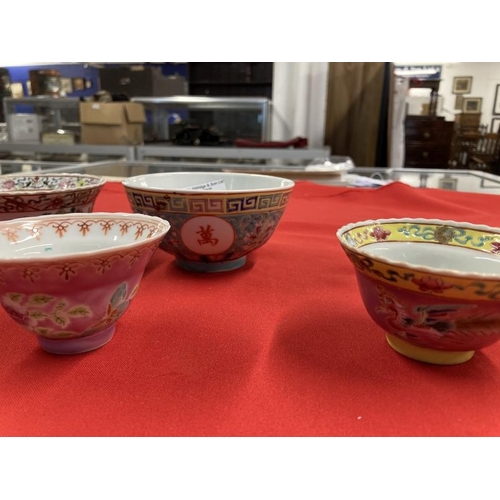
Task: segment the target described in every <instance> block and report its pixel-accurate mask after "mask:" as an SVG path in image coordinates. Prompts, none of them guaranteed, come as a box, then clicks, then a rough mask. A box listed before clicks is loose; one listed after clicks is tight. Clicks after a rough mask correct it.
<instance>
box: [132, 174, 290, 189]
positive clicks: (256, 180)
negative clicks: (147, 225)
mask: <svg viewBox="0 0 500 500" xmlns="http://www.w3.org/2000/svg"><path fill="white" fill-rule="evenodd" d="M123 185H124V186H125V187H130V188H138V189H148V190H158V191H162V190H174V191H177V192H179V191H181V192H183V191H185V192H192V191H206V190H210V191H212V192H214V191H215V192H217V191H219V192H226V191H232V192H237V191H249V190H250V191H264V190H273V189H283V188H291V187H293V186H294V182H293V181H291V180H289V179H284V178H281V177H276V176H271V175H258V174H240V173H230V172H171V173H158V174H149V175H140V176H136V177H130V178H129V179H126V180H124V181H123Z"/></svg>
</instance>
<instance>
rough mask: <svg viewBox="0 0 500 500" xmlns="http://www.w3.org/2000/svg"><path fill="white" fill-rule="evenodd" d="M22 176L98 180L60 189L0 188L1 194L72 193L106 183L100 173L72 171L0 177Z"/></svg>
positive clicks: (98, 186)
mask: <svg viewBox="0 0 500 500" xmlns="http://www.w3.org/2000/svg"><path fill="white" fill-rule="evenodd" d="M20 177H54V178H59V177H61V178H63V177H77V178H82V179H96V180H98V182H97V183H95V184H92V185H89V186H76V187H72V188H68V189H60V188H54V189H23V188H20V189H13V190H8V191H4V190H2V189H1V188H0V196H24V195H31V194H61V193H71V192H73V191H85V190H87V189H96V188H102V187H103V186H104V184H106V179H105V178H104V177H101V176H99V175H92V174H72V173H58V172H56V173H53V174H51V173H49V172H45V173H32V172H26V173H22V172H19V173H17V174H3V175H0V179H4V178H20Z"/></svg>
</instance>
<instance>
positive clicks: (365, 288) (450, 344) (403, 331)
mask: <svg viewBox="0 0 500 500" xmlns="http://www.w3.org/2000/svg"><path fill="white" fill-rule="evenodd" d="M337 237H338V239H339V241H340V244H341V245H342V248H343V249H344V251H345V253H346V254H347V257H348V258H349V259H350V261H351V262H352V264H353V265H354V270H355V274H356V278H357V282H358V287H359V292H360V294H361V298H362V300H363V303H364V306H365V308H366V310H367V312H368V314H369V315H370V316H371V318H372V319H373V321H375V323H377V325H378V326H380V327H381V328H382V329H383V330H384V331H385V332H386V334H387V335H386V337H387V341H388V343H389V345H390V346H391V347H392V348H393V349H395V350H396V351H397V352H399V353H401V354H403V355H405V356H408V357H410V358H413V359H416V360H419V361H424V362H428V363H435V364H458V363H462V362H465V361H468V360H469V359H471V358H472V356H473V355H474V352H475V351H476V350H478V349H482V348H485V347H488V346H490V345H492V344H493V343H495V342H497V341H498V340H499V339H500V228H494V227H489V226H483V225H474V224H469V223H466V222H455V221H448V220H428V219H410V218H408V219H380V220H369V221H363V222H356V223H353V224H348V225H346V226H344V227H341V228H340V229H339V230H338V232H337Z"/></svg>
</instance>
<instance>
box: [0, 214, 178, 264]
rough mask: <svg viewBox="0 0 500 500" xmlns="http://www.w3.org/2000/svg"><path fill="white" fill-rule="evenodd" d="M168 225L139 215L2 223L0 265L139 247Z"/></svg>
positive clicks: (84, 215)
mask: <svg viewBox="0 0 500 500" xmlns="http://www.w3.org/2000/svg"><path fill="white" fill-rule="evenodd" d="M168 228H169V224H168V222H166V221H164V220H162V219H159V218H156V217H149V216H141V215H139V214H136V215H130V214H118V213H117V214H99V213H93V214H72V215H71V216H59V215H58V216H51V215H49V216H40V217H37V218H36V219H29V218H26V219H16V220H12V221H8V222H3V223H0V262H2V261H4V262H5V261H7V262H12V261H17V260H26V259H51V258H54V257H61V256H70V255H75V254H78V255H80V254H85V253H89V252H98V251H102V250H106V249H110V248H116V247H129V246H134V245H140V244H141V243H142V242H144V241H146V240H149V239H151V238H154V237H156V236H159V235H163V234H165V233H166V232H167V230H168Z"/></svg>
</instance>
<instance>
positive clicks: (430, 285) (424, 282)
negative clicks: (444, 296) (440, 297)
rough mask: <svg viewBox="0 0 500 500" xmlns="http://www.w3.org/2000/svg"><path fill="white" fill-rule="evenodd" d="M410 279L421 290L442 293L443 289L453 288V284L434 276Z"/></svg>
mask: <svg viewBox="0 0 500 500" xmlns="http://www.w3.org/2000/svg"><path fill="white" fill-rule="evenodd" d="M411 281H412V283H414V284H415V285H417V286H418V289H419V290H420V291H421V292H430V293H443V292H444V291H445V290H448V289H449V288H453V285H450V284H449V283H445V282H444V281H443V280H442V279H441V278H435V277H434V276H424V277H422V278H413V279H412V280H411Z"/></svg>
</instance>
